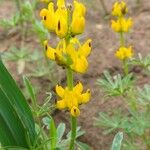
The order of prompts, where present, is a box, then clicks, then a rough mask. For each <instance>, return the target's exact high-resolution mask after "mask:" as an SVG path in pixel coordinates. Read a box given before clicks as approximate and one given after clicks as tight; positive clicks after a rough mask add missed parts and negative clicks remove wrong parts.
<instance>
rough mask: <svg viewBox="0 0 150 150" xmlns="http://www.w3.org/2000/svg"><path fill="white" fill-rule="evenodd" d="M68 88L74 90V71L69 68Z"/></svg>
mask: <svg viewBox="0 0 150 150" xmlns="http://www.w3.org/2000/svg"><path fill="white" fill-rule="evenodd" d="M67 86H68V88H69V90H72V89H73V71H72V70H71V69H70V68H69V67H68V68H67Z"/></svg>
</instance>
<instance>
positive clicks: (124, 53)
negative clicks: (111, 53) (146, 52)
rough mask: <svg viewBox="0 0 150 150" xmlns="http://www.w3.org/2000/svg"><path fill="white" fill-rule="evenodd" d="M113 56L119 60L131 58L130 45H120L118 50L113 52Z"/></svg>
mask: <svg viewBox="0 0 150 150" xmlns="http://www.w3.org/2000/svg"><path fill="white" fill-rule="evenodd" d="M115 56H116V57H117V58H119V59H121V60H125V59H126V58H131V57H132V56H133V51H132V47H131V46H130V47H128V48H126V47H120V48H119V50H118V51H117V52H116V53H115Z"/></svg>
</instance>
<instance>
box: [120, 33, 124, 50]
mask: <svg viewBox="0 0 150 150" xmlns="http://www.w3.org/2000/svg"><path fill="white" fill-rule="evenodd" d="M124 45H125V39H124V36H123V32H120V46H121V47H123V46H124Z"/></svg>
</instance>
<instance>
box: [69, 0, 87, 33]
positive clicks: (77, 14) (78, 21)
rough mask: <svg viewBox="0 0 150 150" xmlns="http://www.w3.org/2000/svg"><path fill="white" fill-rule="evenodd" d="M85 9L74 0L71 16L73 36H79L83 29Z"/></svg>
mask: <svg viewBox="0 0 150 150" xmlns="http://www.w3.org/2000/svg"><path fill="white" fill-rule="evenodd" d="M85 12H86V8H85V6H84V5H83V4H82V3H79V2H77V1H76V0H74V11H73V15H72V23H71V32H72V34H73V35H77V34H81V33H83V31H84V28H85V18H84V17H85Z"/></svg>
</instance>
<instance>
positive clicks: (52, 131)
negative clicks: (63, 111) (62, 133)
mask: <svg viewBox="0 0 150 150" xmlns="http://www.w3.org/2000/svg"><path fill="white" fill-rule="evenodd" d="M50 138H51V149H52V150H54V149H55V148H56V142H57V132H56V126H55V122H54V120H53V119H52V118H51V122H50Z"/></svg>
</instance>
